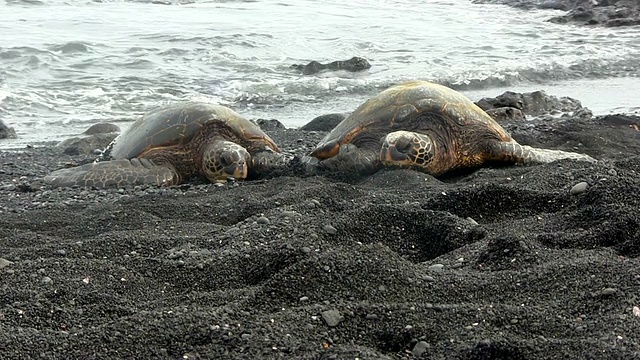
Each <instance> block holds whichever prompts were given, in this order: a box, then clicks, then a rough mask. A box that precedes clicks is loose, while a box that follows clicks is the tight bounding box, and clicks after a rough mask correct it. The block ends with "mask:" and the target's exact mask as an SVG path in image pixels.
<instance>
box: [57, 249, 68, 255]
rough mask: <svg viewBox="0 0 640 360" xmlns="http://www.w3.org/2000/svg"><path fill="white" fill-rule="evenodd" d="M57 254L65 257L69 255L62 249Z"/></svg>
mask: <svg viewBox="0 0 640 360" xmlns="http://www.w3.org/2000/svg"><path fill="white" fill-rule="evenodd" d="M56 254H58V255H62V256H65V255H67V252H66V251H65V250H63V249H60V250H56Z"/></svg>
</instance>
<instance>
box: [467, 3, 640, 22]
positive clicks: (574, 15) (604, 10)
mask: <svg viewBox="0 0 640 360" xmlns="http://www.w3.org/2000/svg"><path fill="white" fill-rule="evenodd" d="M473 2H474V3H476V4H500V5H508V6H511V7H515V8H519V9H555V10H562V11H566V13H565V14H562V15H558V16H554V17H552V18H550V19H549V21H550V22H553V23H557V24H566V23H573V24H580V25H600V26H609V27H617V26H632V25H639V24H640V1H638V0H474V1H473Z"/></svg>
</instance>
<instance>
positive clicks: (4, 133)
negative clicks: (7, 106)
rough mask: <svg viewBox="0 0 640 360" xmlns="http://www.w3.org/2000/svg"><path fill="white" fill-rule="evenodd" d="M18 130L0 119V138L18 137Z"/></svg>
mask: <svg viewBox="0 0 640 360" xmlns="http://www.w3.org/2000/svg"><path fill="white" fill-rule="evenodd" d="M17 137H18V136H17V135H16V131H15V130H14V129H13V128H12V127H10V126H8V125H7V124H5V123H4V122H3V121H2V120H0V139H16V138H17Z"/></svg>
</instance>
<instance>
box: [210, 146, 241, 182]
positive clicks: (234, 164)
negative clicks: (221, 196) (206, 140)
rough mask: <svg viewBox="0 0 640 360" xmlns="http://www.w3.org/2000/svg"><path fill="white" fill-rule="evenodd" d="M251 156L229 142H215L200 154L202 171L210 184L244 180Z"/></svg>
mask: <svg viewBox="0 0 640 360" xmlns="http://www.w3.org/2000/svg"><path fill="white" fill-rule="evenodd" d="M250 159H251V155H249V153H248V152H247V150H246V149H245V148H243V147H242V146H240V145H238V144H236V143H234V142H231V141H215V142H213V143H211V144H209V145H208V146H207V147H206V148H205V151H204V153H203V154H202V170H203V173H204V175H205V176H206V177H207V179H209V181H211V182H219V181H226V180H227V179H228V178H230V177H231V178H234V179H245V178H246V177H247V173H248V164H249V160H250Z"/></svg>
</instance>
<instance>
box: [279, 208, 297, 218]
mask: <svg viewBox="0 0 640 360" xmlns="http://www.w3.org/2000/svg"><path fill="white" fill-rule="evenodd" d="M295 215H296V212H295V211H288V210H285V211H283V212H282V216H286V217H294V216H295Z"/></svg>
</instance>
